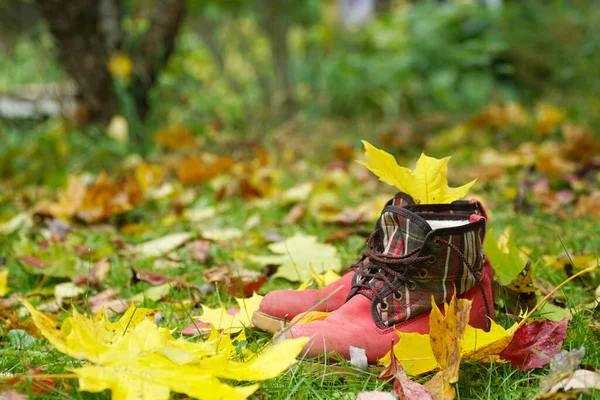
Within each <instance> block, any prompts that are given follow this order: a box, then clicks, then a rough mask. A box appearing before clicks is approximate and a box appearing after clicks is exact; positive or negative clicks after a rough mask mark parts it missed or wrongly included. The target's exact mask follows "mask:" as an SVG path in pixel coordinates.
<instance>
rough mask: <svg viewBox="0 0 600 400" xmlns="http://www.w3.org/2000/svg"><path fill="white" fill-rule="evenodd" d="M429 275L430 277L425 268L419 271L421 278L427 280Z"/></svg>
mask: <svg viewBox="0 0 600 400" xmlns="http://www.w3.org/2000/svg"><path fill="white" fill-rule="evenodd" d="M427 275H428V272H427V270H426V269H425V268H421V269H420V270H419V278H421V279H425V278H427Z"/></svg>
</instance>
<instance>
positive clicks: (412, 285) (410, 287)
mask: <svg viewBox="0 0 600 400" xmlns="http://www.w3.org/2000/svg"><path fill="white" fill-rule="evenodd" d="M406 287H407V288H408V290H411V291H412V290H415V289H416V288H417V284H416V282H415V281H408V282H407V283H406Z"/></svg>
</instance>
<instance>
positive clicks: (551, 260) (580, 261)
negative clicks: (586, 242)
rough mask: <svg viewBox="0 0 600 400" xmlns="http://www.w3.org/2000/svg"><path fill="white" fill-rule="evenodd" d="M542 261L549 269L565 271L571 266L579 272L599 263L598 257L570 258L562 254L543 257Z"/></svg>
mask: <svg viewBox="0 0 600 400" xmlns="http://www.w3.org/2000/svg"><path fill="white" fill-rule="evenodd" d="M542 260H543V261H544V263H545V264H546V266H547V267H548V268H556V269H563V268H565V266H567V265H570V266H572V267H574V268H576V269H578V270H582V269H585V268H589V267H592V266H594V265H596V264H597V263H598V256H596V255H592V254H584V255H579V256H570V255H567V254H561V255H559V256H543V257H542Z"/></svg>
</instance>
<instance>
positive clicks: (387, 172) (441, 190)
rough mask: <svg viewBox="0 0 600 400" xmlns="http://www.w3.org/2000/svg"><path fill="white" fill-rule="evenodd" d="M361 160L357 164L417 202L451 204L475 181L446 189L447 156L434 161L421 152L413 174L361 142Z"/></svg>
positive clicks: (384, 153) (387, 154) (390, 156)
mask: <svg viewBox="0 0 600 400" xmlns="http://www.w3.org/2000/svg"><path fill="white" fill-rule="evenodd" d="M363 144H364V146H365V160H366V162H363V161H357V162H358V163H359V164H361V165H364V166H365V167H367V168H368V169H369V170H370V171H371V172H373V173H374V174H375V175H377V176H378V177H379V179H380V180H381V181H383V182H385V183H387V184H388V185H392V186H395V187H397V188H398V189H400V190H402V191H403V192H405V193H408V194H409V195H411V196H412V198H413V199H414V200H415V202H417V203H421V204H435V203H451V202H452V201H454V200H458V199H462V198H463V197H465V195H466V194H467V193H468V192H469V189H470V188H471V186H473V184H474V183H475V180H473V181H471V182H469V183H467V184H466V185H463V186H460V187H457V188H451V187H449V186H448V179H447V174H448V161H449V160H450V157H445V158H442V159H437V158H433V157H428V156H426V155H425V154H424V153H423V154H421V157H420V158H419V160H418V161H417V166H416V168H415V169H414V171H411V170H410V169H408V168H405V167H401V166H399V165H398V163H397V162H396V160H395V159H394V157H393V156H392V155H391V154H389V153H387V152H385V151H383V150H380V149H378V148H376V147H375V146H373V145H372V144H370V143H369V142H367V141H365V140H363Z"/></svg>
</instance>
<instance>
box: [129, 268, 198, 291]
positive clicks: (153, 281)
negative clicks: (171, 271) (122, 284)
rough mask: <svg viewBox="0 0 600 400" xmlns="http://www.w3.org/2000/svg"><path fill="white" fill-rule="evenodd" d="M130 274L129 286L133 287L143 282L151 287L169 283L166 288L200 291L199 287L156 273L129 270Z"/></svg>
mask: <svg viewBox="0 0 600 400" xmlns="http://www.w3.org/2000/svg"><path fill="white" fill-rule="evenodd" d="M131 273H132V274H131V282H130V285H134V284H135V283H137V282H139V281H143V282H146V283H149V284H150V285H152V286H162V285H165V284H167V283H169V285H167V286H175V287H182V288H186V289H194V290H200V287H199V286H198V285H196V284H193V283H189V282H186V281H183V280H181V279H177V278H174V277H172V276H168V275H163V274H160V273H158V272H152V271H147V270H144V269H136V268H131Z"/></svg>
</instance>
